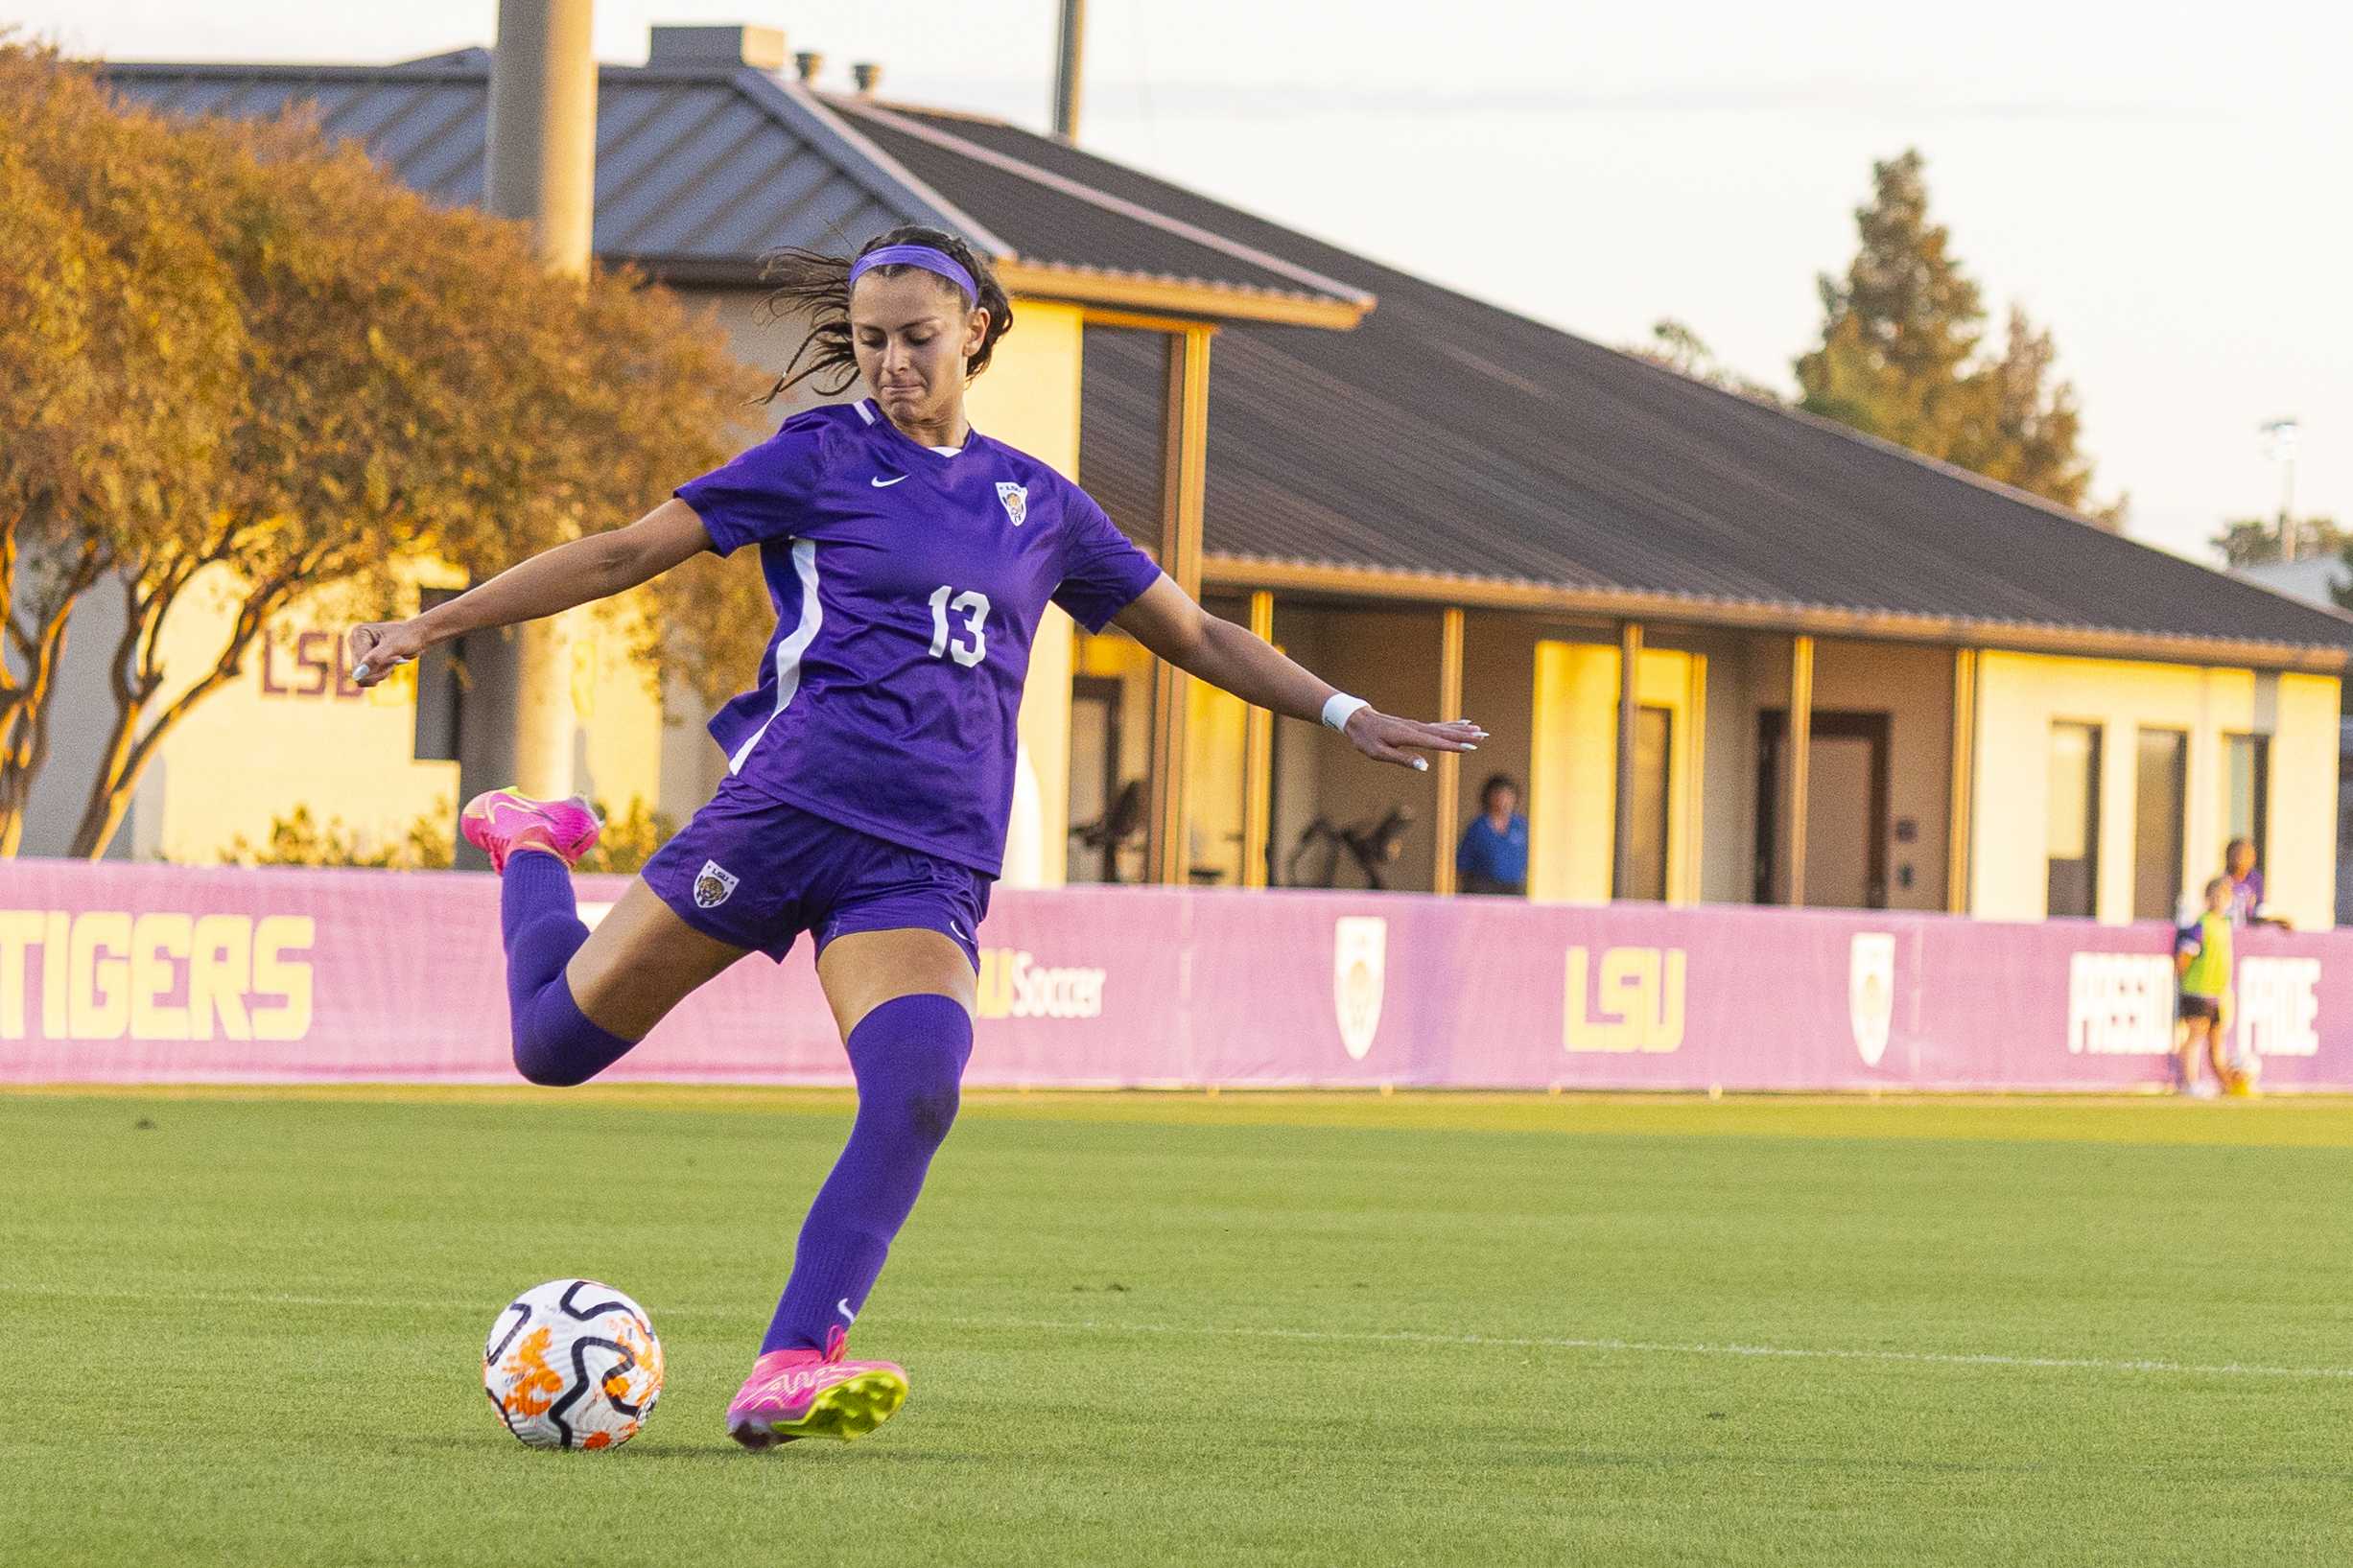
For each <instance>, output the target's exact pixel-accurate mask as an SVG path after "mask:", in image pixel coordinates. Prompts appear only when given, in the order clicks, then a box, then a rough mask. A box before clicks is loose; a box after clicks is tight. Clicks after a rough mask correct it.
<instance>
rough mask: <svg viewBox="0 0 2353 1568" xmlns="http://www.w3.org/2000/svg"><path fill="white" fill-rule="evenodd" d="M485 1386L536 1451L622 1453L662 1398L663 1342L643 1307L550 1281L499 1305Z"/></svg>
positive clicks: (485, 1360) (587, 1286) (592, 1286)
mask: <svg viewBox="0 0 2353 1568" xmlns="http://www.w3.org/2000/svg"><path fill="white" fill-rule="evenodd" d="M482 1388H483V1390H484V1392H487V1393H488V1394H489V1395H490V1405H491V1408H492V1409H494V1410H496V1411H497V1412H498V1413H499V1419H500V1420H502V1421H505V1422H506V1430H507V1431H509V1432H511V1433H513V1434H514V1435H515V1436H516V1437H518V1438H520V1439H523V1440H524V1441H525V1442H527V1443H529V1444H530V1445H531V1446H532V1447H533V1448H618V1447H620V1446H621V1445H622V1444H623V1443H624V1442H627V1441H628V1440H629V1439H631V1438H633V1437H635V1436H637V1429H638V1428H639V1427H640V1426H643V1425H644V1424H645V1421H646V1416H647V1414H648V1413H650V1412H651V1411H652V1409H653V1402H654V1401H655V1400H656V1399H659V1398H660V1397H661V1396H662V1342H661V1341H660V1340H658V1339H656V1338H654V1333H653V1320H652V1319H650V1318H648V1317H647V1316H646V1309H645V1308H644V1307H642V1306H639V1305H638V1304H637V1303H636V1302H635V1301H632V1300H630V1299H628V1298H627V1297H626V1296H624V1295H623V1294H622V1293H621V1292H619V1291H617V1290H615V1289H614V1288H613V1287H612V1286H610V1285H604V1284H600V1283H598V1282H597V1281H596V1280H594V1279H551V1280H549V1281H548V1282H547V1283H546V1284H544V1285H534V1286H533V1287H531V1288H530V1289H529V1290H527V1291H525V1292H524V1293H523V1294H522V1295H520V1296H518V1297H516V1298H515V1299H513V1300H511V1301H509V1302H507V1303H506V1306H505V1307H503V1308H501V1309H500V1312H499V1317H498V1322H494V1323H492V1324H491V1325H490V1337H489V1338H488V1339H487V1340H485V1341H484V1342H483V1343H482Z"/></svg>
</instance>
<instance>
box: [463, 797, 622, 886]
mask: <svg viewBox="0 0 2353 1568" xmlns="http://www.w3.org/2000/svg"><path fill="white" fill-rule="evenodd" d="M458 828H459V831H460V832H463V833H464V834H465V841H466V842H467V843H469V844H471V845H473V846H474V847H475V848H476V849H478V850H480V851H482V853H483V854H487V855H488V856H490V869H491V870H493V871H502V872H503V871H505V870H506V862H507V861H508V860H510V859H512V858H513V857H514V854H515V852H516V851H517V850H521V849H534V850H545V851H547V852H548V854H552V855H553V856H555V857H556V858H557V859H558V860H561V861H562V862H563V863H564V864H565V866H566V867H571V866H575V865H577V864H578V863H579V859H580V856H581V855H583V854H587V853H588V852H589V851H590V850H592V849H594V848H595V847H596V843H597V835H598V834H599V833H601V832H602V831H604V819H603V818H601V817H600V816H598V815H597V811H596V807H592V806H590V805H589V804H588V802H587V801H586V800H584V799H583V798H581V797H580V796H578V795H575V796H573V797H572V798H571V799H570V800H561V801H535V800H533V799H531V798H530V797H529V795H526V794H523V793H521V792H520V791H517V790H513V789H493V790H490V791H488V792H486V793H484V794H480V795H477V796H475V797H474V798H473V799H472V800H470V801H468V802H466V806H465V810H464V811H463V812H462V813H460V814H459V818H458Z"/></svg>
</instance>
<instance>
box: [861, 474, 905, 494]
mask: <svg viewBox="0 0 2353 1568" xmlns="http://www.w3.org/2000/svg"><path fill="white" fill-rule="evenodd" d="M904 479H906V475H905V474H902V475H900V476H899V478H898V479H896V480H867V481H866V482H867V483H868V484H871V485H873V486H874V487H875V488H876V489H877V490H887V489H889V488H890V487H891V486H892V485H894V484H897V483H899V482H900V480H904Z"/></svg>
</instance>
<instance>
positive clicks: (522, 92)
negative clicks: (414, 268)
mask: <svg viewBox="0 0 2353 1568" xmlns="http://www.w3.org/2000/svg"><path fill="white" fill-rule="evenodd" d="M595 10H596V7H595V4H594V0H499V32H498V47H497V49H496V51H495V52H494V54H493V56H492V63H491V67H490V121H489V137H488V143H489V145H488V147H487V149H486V152H487V158H488V167H487V176H488V178H487V186H488V188H487V190H486V192H485V196H486V202H485V204H486V205H487V206H488V207H489V209H490V211H491V212H493V213H495V214H497V215H498V216H499V217H502V218H512V219H517V220H520V221H521V222H527V223H529V224H530V226H531V234H532V239H533V242H534V246H535V248H536V249H537V251H538V253H539V260H540V263H541V265H543V266H545V267H546V268H547V269H548V270H549V271H551V272H553V273H556V274H557V275H559V276H562V277H571V278H582V279H585V278H586V277H587V276H588V266H589V251H590V242H591V239H592V235H593V230H594V226H595V218H596V194H597V191H596V187H597V60H596V56H595V54H594V53H593V52H592V50H591V47H590V29H591V24H592V22H593V20H594V13H595ZM567 619H568V618H566V617H562V616H556V617H551V618H549V619H547V620H535V621H531V622H530V623H529V624H527V625H524V626H520V627H517V628H515V630H514V632H513V634H512V637H511V639H510V640H509V641H508V642H507V644H506V645H505V646H504V647H501V648H498V649H493V648H491V647H489V646H488V645H487V644H489V643H490V642H491V641H492V640H491V639H489V638H482V639H469V642H473V643H476V644H478V646H476V647H475V648H470V649H469V650H468V651H469V653H470V654H473V655H476V657H474V658H471V659H470V660H469V673H470V674H471V675H473V677H474V683H473V690H472V691H470V692H469V693H468V696H469V697H470V698H473V699H474V702H473V704H472V706H474V707H475V709H476V712H475V713H474V714H464V711H463V709H462V708H461V710H460V713H461V715H462V718H461V724H462V728H463V730H464V732H465V733H464V734H463V735H462V736H461V738H460V744H459V750H460V760H459V771H460V773H461V774H463V775H466V777H464V778H462V779H461V781H460V784H459V792H460V796H461V798H462V797H464V796H467V795H470V794H472V793H474V792H477V791H480V790H482V789H489V788H496V787H498V786H499V785H501V784H519V785H520V786H521V788H522V789H523V791H524V793H525V794H528V795H537V796H541V797H556V796H563V795H569V794H571V793H572V791H573V787H574V779H573V746H574V739H575V733H576V728H577V720H576V715H575V714H574V712H573V706H572V668H571V665H572V660H571V644H572V636H571V628H570V627H569V626H568V625H567ZM508 657H511V659H512V666H511V669H510V668H509V667H507V659H508Z"/></svg>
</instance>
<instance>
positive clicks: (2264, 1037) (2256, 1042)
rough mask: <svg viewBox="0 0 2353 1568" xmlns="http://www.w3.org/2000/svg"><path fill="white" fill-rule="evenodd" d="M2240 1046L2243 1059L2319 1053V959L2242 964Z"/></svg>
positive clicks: (2238, 1012)
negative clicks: (2245, 1057)
mask: <svg viewBox="0 0 2353 1568" xmlns="http://www.w3.org/2000/svg"><path fill="white" fill-rule="evenodd" d="M2237 989H2238V998H2237V1006H2236V1007H2235V1009H2234V1010H2233V1011H2234V1012H2235V1013H2236V1015H2237V1020H2236V1022H2237V1030H2236V1032H2237V1043H2238V1048H2239V1053H2240V1054H2241V1055H2242V1056H2256V1057H2264V1056H2318V1055H2319V1054H2320V960H2318V958H2242V959H2240V960H2239V983H2238V988H2237Z"/></svg>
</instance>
